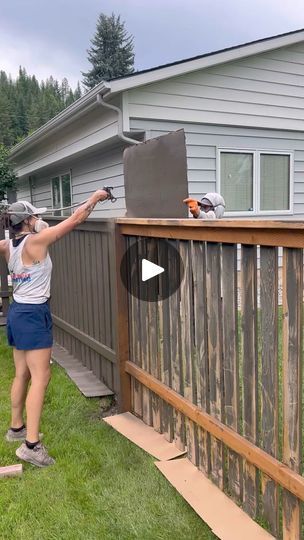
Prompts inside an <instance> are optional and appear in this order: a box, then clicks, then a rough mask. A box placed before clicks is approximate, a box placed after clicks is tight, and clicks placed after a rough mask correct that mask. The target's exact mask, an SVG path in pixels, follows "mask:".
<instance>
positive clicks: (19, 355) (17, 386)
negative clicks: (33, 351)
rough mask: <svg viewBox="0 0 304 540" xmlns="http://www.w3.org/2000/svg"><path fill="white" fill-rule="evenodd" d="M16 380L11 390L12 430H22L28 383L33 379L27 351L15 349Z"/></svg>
mask: <svg viewBox="0 0 304 540" xmlns="http://www.w3.org/2000/svg"><path fill="white" fill-rule="evenodd" d="M13 355H14V363H15V378H14V380H13V384H12V389H11V404H12V420H11V427H12V428H20V427H21V426H23V424H24V419H23V411H24V403H25V397H26V392H27V388H28V383H29V380H30V378H31V374H30V371H29V368H28V367H27V363H26V359H25V351H18V350H17V349H15V348H14V349H13Z"/></svg>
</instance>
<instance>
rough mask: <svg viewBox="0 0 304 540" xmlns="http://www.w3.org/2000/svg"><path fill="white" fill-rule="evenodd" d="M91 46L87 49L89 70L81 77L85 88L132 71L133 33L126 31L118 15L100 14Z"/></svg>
mask: <svg viewBox="0 0 304 540" xmlns="http://www.w3.org/2000/svg"><path fill="white" fill-rule="evenodd" d="M91 43H92V47H91V48H90V49H89V50H88V51H87V52H88V60H89V62H90V63H91V64H92V69H91V70H90V71H88V72H87V73H82V75H83V76H84V79H83V84H84V86H85V87H86V88H88V89H90V88H93V86H95V85H96V84H98V83H99V82H100V81H102V80H105V81H107V80H109V79H113V78H115V77H121V76H125V75H129V74H130V73H133V71H134V52H133V51H134V44H133V36H132V35H130V34H128V32H127V30H126V29H125V23H124V22H121V20H120V15H118V17H116V16H115V15H114V13H112V15H111V16H109V17H108V16H107V15H104V13H101V14H100V15H99V18H98V22H97V26H96V33H95V35H94V37H93V39H92V40H91Z"/></svg>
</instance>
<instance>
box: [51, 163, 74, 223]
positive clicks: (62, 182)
mask: <svg viewBox="0 0 304 540" xmlns="http://www.w3.org/2000/svg"><path fill="white" fill-rule="evenodd" d="M51 188H52V205H53V210H54V215H55V216H69V215H70V214H71V209H67V210H57V211H56V208H65V207H67V206H71V204H72V196H71V175H70V174H69V173H68V174H62V175H60V176H55V177H54V178H52V180H51Z"/></svg>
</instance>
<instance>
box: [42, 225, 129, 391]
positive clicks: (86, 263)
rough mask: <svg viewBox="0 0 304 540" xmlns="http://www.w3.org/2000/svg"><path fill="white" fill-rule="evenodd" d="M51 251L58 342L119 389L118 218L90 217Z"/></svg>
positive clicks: (53, 303)
mask: <svg viewBox="0 0 304 540" xmlns="http://www.w3.org/2000/svg"><path fill="white" fill-rule="evenodd" d="M60 219H61V218H50V219H48V222H49V224H50V226H52V225H55V224H56V223H58V222H59V221H60ZM50 254H51V258H52V262H53V275H52V286H51V310H52V316H53V323H54V339H55V341H56V342H57V343H58V344H59V345H61V346H62V347H64V348H65V349H67V350H68V351H69V352H70V354H72V355H73V356H74V357H75V358H77V359H79V360H80V361H81V362H82V363H83V365H84V366H86V367H87V368H88V369H90V370H92V371H93V373H94V374H95V375H96V376H97V377H98V379H100V380H102V381H103V382H104V383H105V384H106V385H107V386H108V387H109V388H110V389H111V390H114V391H115V392H119V373H118V370H117V369H116V318H117V315H116V303H115V299H116V283H115V279H116V276H115V271H116V267H115V246H114V222H113V221H112V220H110V219H105V220H100V219H98V220H94V219H92V220H88V221H87V222H85V223H83V224H82V225H79V226H78V227H77V229H75V230H74V231H72V232H71V233H70V234H68V235H67V236H65V237H63V238H62V239H60V240H59V241H58V242H56V244H54V245H53V246H51V250H50Z"/></svg>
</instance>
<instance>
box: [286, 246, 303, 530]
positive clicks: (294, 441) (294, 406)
mask: <svg viewBox="0 0 304 540" xmlns="http://www.w3.org/2000/svg"><path fill="white" fill-rule="evenodd" d="M302 327H303V251H302V249H291V248H285V249H284V252H283V462H284V463H285V464H286V465H288V466H289V467H290V468H291V469H292V470H294V471H297V472H298V473H300V474H301V472H302V358H303V351H302V331H303V330H302ZM283 538H284V540H295V539H298V538H301V503H300V501H299V500H298V499H297V498H296V497H295V496H293V495H291V494H290V493H288V492H287V491H286V490H283Z"/></svg>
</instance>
